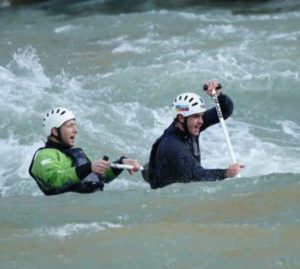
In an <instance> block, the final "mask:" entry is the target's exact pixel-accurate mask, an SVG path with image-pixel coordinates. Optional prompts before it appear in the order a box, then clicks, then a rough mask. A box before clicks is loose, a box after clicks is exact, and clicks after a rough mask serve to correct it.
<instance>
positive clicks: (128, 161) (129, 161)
mask: <svg viewBox="0 0 300 269" xmlns="http://www.w3.org/2000/svg"><path fill="white" fill-rule="evenodd" d="M123 164H129V165H132V166H133V169H132V170H128V171H129V173H130V174H131V175H133V174H134V173H135V172H138V171H140V169H141V167H142V165H141V164H140V163H139V161H137V160H134V159H128V158H125V159H123Z"/></svg>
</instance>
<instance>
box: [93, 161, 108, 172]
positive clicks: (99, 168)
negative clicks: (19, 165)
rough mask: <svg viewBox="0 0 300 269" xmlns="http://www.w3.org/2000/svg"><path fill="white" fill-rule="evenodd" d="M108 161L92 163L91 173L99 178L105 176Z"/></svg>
mask: <svg viewBox="0 0 300 269" xmlns="http://www.w3.org/2000/svg"><path fill="white" fill-rule="evenodd" d="M108 164H109V162H108V161H105V160H102V159H100V160H96V161H93V162H92V172H94V173H96V174H98V175H101V176H105V173H106V170H107V169H108Z"/></svg>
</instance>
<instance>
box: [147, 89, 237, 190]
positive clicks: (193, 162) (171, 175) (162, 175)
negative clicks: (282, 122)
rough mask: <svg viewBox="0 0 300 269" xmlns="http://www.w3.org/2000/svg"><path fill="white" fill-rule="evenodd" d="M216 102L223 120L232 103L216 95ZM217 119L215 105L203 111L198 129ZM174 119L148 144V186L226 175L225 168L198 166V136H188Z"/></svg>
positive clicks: (209, 179)
mask: <svg viewBox="0 0 300 269" xmlns="http://www.w3.org/2000/svg"><path fill="white" fill-rule="evenodd" d="M218 99H219V103H220V106H221V110H222V113H223V117H224V119H226V118H228V117H229V116H230V115H231V114H232V112H233V102H232V101H231V99H230V98H229V97H228V96H226V95H225V94H222V93H221V94H220V95H219V97H218ZM218 122H219V118H218V115H217V111H216V108H211V109H209V110H207V111H205V112H204V115H203V125H202V126H201V130H200V132H202V131H204V130H205V129H206V128H208V127H209V126H211V125H214V124H216V123H218ZM175 124H176V121H173V123H172V124H171V125H170V126H169V127H168V128H167V129H166V130H165V131H164V133H163V135H162V136H161V137H159V138H158V139H157V140H156V142H155V143H154V144H153V146H152V150H151V154H150V162H149V183H150V185H151V188H153V189H156V188H161V187H164V186H166V185H169V184H172V183H177V182H182V183H188V182H192V181H215V180H222V179H225V178H226V169H205V168H203V167H202V166H201V157H200V148H199V136H196V137H195V136H192V135H190V134H187V133H185V132H183V131H181V130H180V129H179V128H177V127H176V126H175Z"/></svg>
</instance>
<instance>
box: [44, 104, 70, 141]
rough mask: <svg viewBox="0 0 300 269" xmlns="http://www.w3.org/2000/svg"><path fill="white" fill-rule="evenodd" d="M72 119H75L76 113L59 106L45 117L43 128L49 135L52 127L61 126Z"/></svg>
mask: <svg viewBox="0 0 300 269" xmlns="http://www.w3.org/2000/svg"><path fill="white" fill-rule="evenodd" d="M71 119H75V116H74V114H73V113H72V112H71V111H70V110H68V109H66V108H64V107H57V108H54V109H52V110H50V111H49V112H48V113H46V115H45V117H44V119H43V130H44V133H45V135H46V136H49V135H50V134H51V129H52V128H54V127H55V128H59V127H60V126H62V125H63V124H64V123H65V122H66V121H68V120H71Z"/></svg>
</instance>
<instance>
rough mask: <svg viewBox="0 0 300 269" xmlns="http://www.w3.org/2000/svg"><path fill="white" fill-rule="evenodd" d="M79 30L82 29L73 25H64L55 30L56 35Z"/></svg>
mask: <svg viewBox="0 0 300 269" xmlns="http://www.w3.org/2000/svg"><path fill="white" fill-rule="evenodd" d="M78 28H80V27H79V26H75V25H72V24H67V25H63V26H60V27H57V28H55V29H54V33H56V34H61V33H66V32H70V31H72V30H75V29H78Z"/></svg>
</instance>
